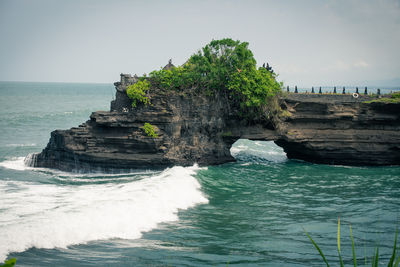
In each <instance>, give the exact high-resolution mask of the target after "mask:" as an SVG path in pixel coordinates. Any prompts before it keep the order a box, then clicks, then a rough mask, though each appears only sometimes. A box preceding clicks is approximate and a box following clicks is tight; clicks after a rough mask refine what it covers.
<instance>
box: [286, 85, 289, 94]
mask: <svg viewBox="0 0 400 267" xmlns="http://www.w3.org/2000/svg"><path fill="white" fill-rule="evenodd" d="M286 91H287V92H288V93H289V85H288V86H286Z"/></svg>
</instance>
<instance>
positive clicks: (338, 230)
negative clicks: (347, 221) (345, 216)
mask: <svg viewBox="0 0 400 267" xmlns="http://www.w3.org/2000/svg"><path fill="white" fill-rule="evenodd" d="M337 248H338V251H339V254H340V217H339V219H338V223H337Z"/></svg>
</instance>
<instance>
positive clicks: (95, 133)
mask: <svg viewBox="0 0 400 267" xmlns="http://www.w3.org/2000/svg"><path fill="white" fill-rule="evenodd" d="M134 82H135V77H130V76H121V82H118V83H116V84H115V85H116V88H117V94H116V100H114V101H113V102H112V103H111V111H98V112H93V113H92V115H91V116H90V120H88V121H87V122H86V123H84V124H82V125H80V126H79V127H75V128H71V129H69V130H56V131H54V132H52V133H51V138H50V141H49V143H48V145H47V147H46V148H45V149H44V150H43V151H42V152H41V153H39V154H36V155H32V156H31V157H30V159H29V164H30V165H32V166H35V167H49V168H57V169H61V170H65V171H71V170H75V171H93V170H96V169H101V170H103V171H104V170H113V169H137V168H139V169H147V168H163V167H168V166H173V165H181V166H188V165H192V164H194V163H198V164H199V165H215V164H222V163H226V162H230V161H234V160H235V159H234V158H233V157H232V156H231V154H230V148H231V146H232V144H233V143H234V142H235V141H237V140H238V139H241V138H242V139H251V140H266V141H275V143H276V144H277V145H279V146H281V147H283V149H284V150H285V152H286V153H287V156H288V157H289V158H293V159H301V160H306V161H310V162H317V163H328V164H344V165H392V164H399V163H400V142H399V141H400V117H399V111H400V104H384V103H370V104H367V103H364V102H363V101H365V100H366V97H360V98H358V99H355V98H353V97H352V96H350V95H311V94H308V95H307V94H290V95H288V96H285V97H283V98H282V99H281V106H282V108H283V109H284V110H286V112H284V115H285V116H284V117H283V116H279V117H273V118H271V120H269V121H263V122H258V123H252V124H250V125H249V123H247V122H245V121H242V120H241V119H240V118H239V117H238V116H237V115H236V114H237V112H236V111H235V110H232V107H231V106H230V105H229V103H228V102H229V101H227V100H226V98H224V97H221V96H218V95H216V96H209V97H207V96H204V95H196V94H195V93H194V92H186V93H176V92H169V93H166V92H162V91H159V90H157V89H155V88H153V89H152V90H151V94H149V97H150V98H151V105H149V106H143V105H142V106H139V107H137V108H135V109H134V110H132V108H131V105H130V103H131V102H130V100H129V98H128V97H127V95H126V88H127V86H128V85H129V84H132V83H134ZM146 122H148V123H150V124H152V125H154V126H155V129H156V133H157V134H158V137H156V138H152V137H148V136H147V135H146V134H145V131H144V129H143V125H144V123H146Z"/></svg>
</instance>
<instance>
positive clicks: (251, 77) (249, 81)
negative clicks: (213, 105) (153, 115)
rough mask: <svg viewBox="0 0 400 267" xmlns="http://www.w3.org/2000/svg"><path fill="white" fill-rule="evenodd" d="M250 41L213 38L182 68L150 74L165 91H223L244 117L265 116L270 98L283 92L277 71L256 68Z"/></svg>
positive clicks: (206, 92)
mask: <svg viewBox="0 0 400 267" xmlns="http://www.w3.org/2000/svg"><path fill="white" fill-rule="evenodd" d="M248 45H249V44H248V43H247V42H240V41H234V40H232V39H228V38H227V39H222V40H213V41H211V42H210V43H209V44H207V45H206V46H205V47H203V48H202V49H201V50H200V51H198V52H197V53H196V54H194V55H192V56H191V57H190V58H189V60H188V61H187V62H186V63H185V64H183V65H182V66H179V67H174V68H169V69H161V70H158V71H153V72H151V73H150V78H151V80H152V82H153V83H154V84H155V86H157V87H159V88H161V89H164V90H176V91H183V90H190V89H192V90H197V91H200V92H201V93H204V94H205V95H207V96H211V95H216V94H220V95H223V96H225V97H226V98H228V99H229V102H230V103H231V104H232V105H233V106H235V107H238V108H239V110H240V115H241V116H243V117H252V118H254V117H262V115H263V114H264V115H265V109H266V107H267V103H268V100H269V99H270V98H272V97H273V96H275V95H276V94H278V93H279V92H281V88H282V84H281V83H278V82H277V81H276V74H275V73H273V71H270V70H267V69H266V68H265V67H260V68H257V67H256V60H255V59H254V56H253V53H252V52H251V51H250V49H249V48H248Z"/></svg>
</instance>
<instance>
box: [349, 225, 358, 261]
mask: <svg viewBox="0 0 400 267" xmlns="http://www.w3.org/2000/svg"><path fill="white" fill-rule="evenodd" d="M350 237H351V249H352V250H353V262H354V267H357V258H356V250H355V247H354V239H353V231H352V230H351V224H350Z"/></svg>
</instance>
